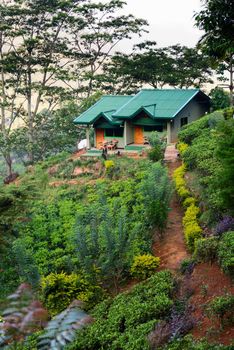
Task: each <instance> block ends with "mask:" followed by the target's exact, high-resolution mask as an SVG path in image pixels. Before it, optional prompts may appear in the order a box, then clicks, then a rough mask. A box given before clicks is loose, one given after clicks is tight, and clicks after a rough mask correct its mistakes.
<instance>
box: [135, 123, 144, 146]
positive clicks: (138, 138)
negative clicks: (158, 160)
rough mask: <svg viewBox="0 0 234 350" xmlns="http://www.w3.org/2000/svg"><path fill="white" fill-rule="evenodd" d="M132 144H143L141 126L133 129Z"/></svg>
mask: <svg viewBox="0 0 234 350" xmlns="http://www.w3.org/2000/svg"><path fill="white" fill-rule="evenodd" d="M134 143H136V144H143V143H144V134H143V128H142V127H141V126H135V128H134Z"/></svg>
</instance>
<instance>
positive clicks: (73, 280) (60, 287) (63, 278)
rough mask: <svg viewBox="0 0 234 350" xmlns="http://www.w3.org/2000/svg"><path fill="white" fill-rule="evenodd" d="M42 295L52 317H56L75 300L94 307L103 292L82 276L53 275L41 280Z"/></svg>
mask: <svg viewBox="0 0 234 350" xmlns="http://www.w3.org/2000/svg"><path fill="white" fill-rule="evenodd" d="M41 294H42V299H43V301H44V304H45V305H46V307H47V309H48V310H49V312H50V313H51V315H56V314H58V313H59V312H61V311H63V310H64V309H66V307H68V305H69V304H70V303H71V302H72V301H73V300H74V299H78V300H81V301H84V302H86V303H87V306H88V307H90V306H92V305H93V304H94V303H95V302H96V301H97V300H98V299H100V297H101V294H102V290H101V288H100V287H98V286H93V285H91V284H90V283H89V282H88V281H87V280H86V279H85V278H84V276H82V275H76V274H74V273H72V274H71V275H66V274H65V273H59V274H56V273H51V274H50V275H48V276H46V277H43V278H42V280H41Z"/></svg>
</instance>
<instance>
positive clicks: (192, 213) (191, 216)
mask: <svg viewBox="0 0 234 350" xmlns="http://www.w3.org/2000/svg"><path fill="white" fill-rule="evenodd" d="M199 213H200V209H199V208H198V207H197V206H196V205H195V204H192V205H190V206H189V207H188V208H187V210H186V212H185V215H184V217H183V225H184V226H187V225H189V224H191V223H192V222H196V221H197V216H198V214H199Z"/></svg>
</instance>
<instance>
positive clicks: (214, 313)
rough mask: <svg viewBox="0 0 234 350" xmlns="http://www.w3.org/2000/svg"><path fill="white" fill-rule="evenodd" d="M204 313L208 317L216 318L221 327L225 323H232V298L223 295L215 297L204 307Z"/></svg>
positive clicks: (233, 315)
mask: <svg viewBox="0 0 234 350" xmlns="http://www.w3.org/2000/svg"><path fill="white" fill-rule="evenodd" d="M206 313H207V315H208V316H209V317H211V318H213V317H217V318H218V319H219V320H220V322H221V325H222V326H224V324H225V323H226V322H227V323H231V324H233V323H234V296H233V295H225V296H220V297H215V298H214V299H212V300H211V301H210V302H209V304H208V305H207V307H206Z"/></svg>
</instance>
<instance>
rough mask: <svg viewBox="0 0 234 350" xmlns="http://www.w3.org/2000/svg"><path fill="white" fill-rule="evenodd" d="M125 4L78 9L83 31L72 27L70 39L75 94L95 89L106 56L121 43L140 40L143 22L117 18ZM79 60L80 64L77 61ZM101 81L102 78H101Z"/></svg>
mask: <svg viewBox="0 0 234 350" xmlns="http://www.w3.org/2000/svg"><path fill="white" fill-rule="evenodd" d="M125 4H126V2H125V1H122V0H110V1H108V2H106V3H101V2H99V3H90V2H87V3H86V4H85V5H83V6H82V7H80V8H79V14H80V15H81V16H82V21H83V23H85V28H84V30H83V28H82V30H81V28H80V26H79V25H78V26H76V24H75V26H74V25H73V24H72V26H73V29H71V32H72V38H73V43H74V45H75V47H76V50H77V57H78V59H77V62H76V64H75V66H74V68H75V70H74V74H75V75H76V76H77V78H78V79H77V89H78V92H83V93H85V96H90V94H91V93H92V92H93V90H95V89H96V88H97V86H99V84H96V78H97V81H98V80H99V79H100V73H101V72H102V71H103V65H104V64H105V63H106V62H107V64H108V62H109V58H110V54H111V52H112V51H113V49H114V48H115V47H116V45H117V44H118V43H119V42H120V41H121V40H123V39H131V38H132V36H133V35H138V36H141V34H142V32H145V31H146V30H145V28H144V27H145V26H146V25H147V21H145V20H144V19H140V18H135V17H134V16H133V15H117V14H116V13H118V11H119V10H121V9H122V8H123V6H124V5H125ZM79 58H81V59H82V64H81V62H80V60H79ZM102 77H103V76H102Z"/></svg>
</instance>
